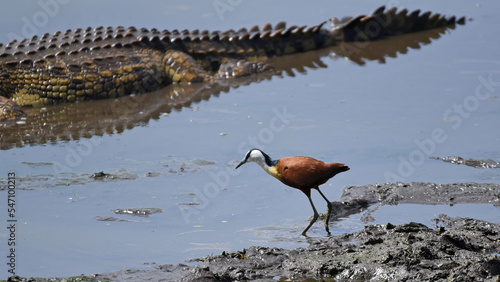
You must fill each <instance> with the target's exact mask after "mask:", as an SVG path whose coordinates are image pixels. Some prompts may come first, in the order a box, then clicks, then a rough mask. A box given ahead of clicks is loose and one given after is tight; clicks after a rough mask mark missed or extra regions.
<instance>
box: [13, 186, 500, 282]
mask: <svg viewBox="0 0 500 282" xmlns="http://www.w3.org/2000/svg"><path fill="white" fill-rule="evenodd" d="M375 203H377V204H381V205H386V204H389V205H397V204H402V203H414V204H422V205H429V204H432V205H436V204H446V205H449V204H458V203H478V204H479V203H482V204H492V205H494V206H498V205H500V185H497V184H478V183H453V184H435V183H416V182H415V183H386V184H376V185H364V186H349V187H346V188H345V189H344V193H343V195H342V197H341V201H340V202H336V203H334V204H335V209H334V213H335V217H333V218H332V220H336V219H338V218H339V217H342V216H346V215H348V214H353V213H360V212H365V213H366V212H367V211H368V212H369V210H370V207H371V206H372V205H373V204H375ZM308 240H309V246H308V247H306V248H297V249H293V250H286V249H281V248H270V247H259V246H251V247H249V248H247V249H243V250H240V251H235V252H230V253H226V252H223V253H221V254H218V255H212V256H207V257H204V258H197V259H193V260H192V261H190V262H186V263H189V264H191V266H189V265H187V264H184V263H180V264H177V265H171V264H168V265H156V264H152V266H151V267H152V269H151V270H132V269H127V270H121V271H117V272H113V273H103V274H95V275H91V276H80V277H73V278H70V280H65V281H105V280H110V281H146V280H150V281H153V280H155V281H159V280H162V281H235V280H257V281H276V280H286V279H300V280H302V279H312V280H311V281H314V280H323V281H333V280H334V279H335V280H336V281H337V280H343V279H346V280H391V281H405V280H419V281H444V280H449V281H478V280H479V281H499V280H500V255H499V253H500V224H499V223H492V222H487V221H483V220H478V219H474V218H464V217H450V216H448V215H445V214H440V215H437V216H436V218H435V219H434V224H433V226H425V225H423V224H421V223H416V222H409V223H406V224H401V225H393V224H391V223H387V224H376V225H366V226H365V227H364V229H363V230H361V231H358V232H355V233H347V234H342V235H339V236H330V237H325V238H308ZM194 262H199V263H198V264H196V265H194V266H193V265H192V264H193V263H194ZM71 279H74V280H71ZM60 280H62V279H59V278H57V279H56V278H53V279H50V280H49V279H48V278H20V277H11V278H10V279H9V281H60Z"/></svg>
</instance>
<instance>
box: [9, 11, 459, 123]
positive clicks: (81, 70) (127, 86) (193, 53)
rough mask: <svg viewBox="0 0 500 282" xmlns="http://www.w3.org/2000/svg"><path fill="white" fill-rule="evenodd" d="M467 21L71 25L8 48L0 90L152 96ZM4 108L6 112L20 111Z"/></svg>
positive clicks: (405, 18) (17, 97) (411, 18)
mask: <svg viewBox="0 0 500 282" xmlns="http://www.w3.org/2000/svg"><path fill="white" fill-rule="evenodd" d="M463 21H464V19H463V18H462V19H460V20H458V21H456V19H455V17H450V18H447V17H445V16H442V15H440V14H432V15H431V14H430V13H429V12H428V13H423V14H421V15H419V11H415V12H412V13H408V12H407V11H406V10H401V11H400V12H397V11H396V8H392V9H389V10H385V9H384V7H382V8H380V9H378V10H376V11H375V12H374V13H373V14H372V15H369V16H358V17H354V18H346V19H343V20H340V21H339V20H336V19H334V18H332V19H331V27H330V28H326V27H324V25H325V23H326V22H323V23H321V24H319V25H315V26H310V27H306V26H290V27H287V26H286V24H285V23H284V22H281V23H278V24H276V25H274V26H271V25H270V24H267V25H265V26H263V27H262V28H259V27H256V26H255V27H252V28H250V29H248V30H247V29H240V30H238V31H234V30H228V31H224V32H220V31H214V32H209V31H198V30H193V31H188V30H183V31H178V30H172V31H169V30H161V31H160V30H156V29H151V30H147V29H136V28H134V27H129V28H124V27H117V28H111V27H108V28H103V27H98V28H95V29H92V28H87V29H76V30H68V31H66V32H56V33H54V34H52V35H50V34H45V35H43V36H40V37H37V36H35V37H33V38H32V39H25V40H22V41H13V42H11V43H9V44H6V45H0V95H1V96H4V97H7V98H11V99H12V101H14V102H17V103H18V104H20V105H22V106H31V105H38V104H51V103H58V102H73V101H83V100H89V99H102V98H110V97H118V96H123V95H130V94H136V93H144V92H150V91H152V90H156V89H159V88H161V87H164V86H166V85H168V84H171V83H175V82H181V83H186V82H187V83H194V82H213V81H217V80H222V79H231V78H234V77H241V76H246V75H250V74H254V73H259V72H263V71H268V70H271V69H272V67H270V66H268V65H267V64H266V63H265V62H266V60H267V59H268V58H269V57H274V56H282V55H287V54H292V53H297V52H304V51H308V50H313V49H319V48H323V47H326V46H332V45H337V44H339V43H340V42H345V41H366V40H375V39H379V38H382V37H385V36H391V35H396V34H398V33H407V32H414V31H420V30H425V29H430V28H436V27H442V26H447V25H453V24H455V23H456V22H459V23H462V22H463ZM6 105H7V104H6ZM8 105H11V104H8ZM10 108H13V107H10ZM3 110H4V112H7V113H6V114H4V115H2V116H3V117H11V116H15V115H16V113H17V114H19V111H17V112H15V113H12V112H10V113H8V112H9V111H8V110H9V108H7V107H3Z"/></svg>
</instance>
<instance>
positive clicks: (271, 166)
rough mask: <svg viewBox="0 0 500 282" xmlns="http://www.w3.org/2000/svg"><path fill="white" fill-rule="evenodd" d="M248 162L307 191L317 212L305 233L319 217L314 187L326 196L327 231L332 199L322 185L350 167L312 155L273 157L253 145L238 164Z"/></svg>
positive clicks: (304, 232)
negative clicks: (315, 205) (312, 196)
mask: <svg viewBox="0 0 500 282" xmlns="http://www.w3.org/2000/svg"><path fill="white" fill-rule="evenodd" d="M247 162H255V163H257V164H258V165H260V166H261V167H262V168H263V169H264V170H265V171H266V172H267V173H269V174H270V175H272V176H274V177H276V178H277V179H278V180H279V181H281V182H283V183H284V184H286V185H288V186H290V187H293V188H297V189H299V190H300V191H302V192H304V194H306V196H307V198H308V199H309V202H310V203H311V207H312V209H313V211H314V216H313V219H312V220H311V222H310V223H309V225H308V226H307V227H306V229H304V231H302V235H303V236H306V232H307V230H309V228H310V227H311V226H312V225H313V224H314V222H316V220H317V219H318V217H319V214H318V212H317V211H316V208H315V207H314V204H313V201H312V200H311V189H316V190H318V192H319V194H320V195H321V196H322V197H323V199H325V201H326V203H327V205H328V212H327V215H326V219H325V229H326V232H327V233H328V234H330V230H329V228H328V221H329V220H330V213H331V209H332V203H331V202H330V201H329V200H328V199H327V198H326V197H325V195H323V193H321V190H319V185H321V184H324V183H325V182H327V181H328V179H330V178H332V177H334V176H335V175H336V174H337V173H341V172H344V171H348V170H349V167H347V166H345V165H344V164H340V163H325V162H322V161H320V160H316V159H313V158H310V157H287V158H282V159H279V160H272V159H271V158H270V157H269V156H268V155H267V154H266V153H264V152H262V151H261V150H259V149H251V150H250V151H248V153H247V154H246V155H245V158H244V159H243V160H242V161H241V162H240V163H239V164H238V165H237V166H236V168H238V167H240V166H241V165H242V164H244V163H247Z"/></svg>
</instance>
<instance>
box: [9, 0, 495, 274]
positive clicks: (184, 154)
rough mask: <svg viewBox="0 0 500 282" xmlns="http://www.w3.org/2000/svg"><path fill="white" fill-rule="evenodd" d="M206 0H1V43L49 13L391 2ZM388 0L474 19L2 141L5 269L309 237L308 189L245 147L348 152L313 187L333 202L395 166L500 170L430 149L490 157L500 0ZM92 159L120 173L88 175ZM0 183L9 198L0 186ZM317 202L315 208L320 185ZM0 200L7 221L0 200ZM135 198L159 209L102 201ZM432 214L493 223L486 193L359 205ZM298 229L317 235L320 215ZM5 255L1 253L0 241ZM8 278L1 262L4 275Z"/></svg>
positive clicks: (172, 16)
mask: <svg viewBox="0 0 500 282" xmlns="http://www.w3.org/2000/svg"><path fill="white" fill-rule="evenodd" d="M221 2H224V1H221ZM47 3H49V2H47ZM50 3H53V2H50ZM122 3H125V4H122ZM214 3H216V4H217V3H219V2H206V3H203V4H200V3H194V2H191V1H184V2H182V4H180V2H179V4H167V3H163V2H161V1H157V2H148V3H147V4H140V6H138V4H135V2H132V1H130V2H123V1H119V2H118V1H109V2H105V3H101V2H99V3H98V4H97V2H95V3H94V4H91V3H88V2H86V3H85V4H83V2H76V1H69V2H68V3H67V4H59V5H58V6H57V7H58V10H57V12H54V13H52V12H51V13H49V12H47V11H46V10H43V8H42V7H41V6H38V5H36V4H34V2H21V1H18V2H16V3H11V4H6V3H4V4H3V5H4V7H3V9H2V11H3V12H2V17H0V22H1V25H0V26H1V32H0V42H6V41H8V38H9V37H8V34H9V33H15V34H23V31H29V30H28V29H29V28H28V26H29V24H27V23H26V21H28V22H30V21H31V22H32V23H33V22H34V21H36V20H38V21H39V23H45V21H44V19H45V18H46V19H47V20H46V23H45V24H43V25H42V24H40V25H38V26H35V27H34V29H36V33H37V34H43V33H45V32H54V31H55V30H59V29H61V30H65V29H68V28H76V27H79V26H84V27H85V26H98V25H103V26H108V25H111V26H116V25H124V26H130V25H135V26H141V27H142V26H144V27H148V28H151V27H156V28H168V29H175V28H178V29H185V28H187V29H195V28H199V29H210V30H215V29H228V28H235V29H236V28H240V27H243V26H246V27H250V26H252V25H254V24H259V25H262V24H264V23H266V22H268V21H270V22H273V23H276V22H278V21H280V20H286V21H287V22H289V23H290V24H308V25H311V24H317V23H319V22H321V21H323V20H326V19H328V18H329V17H331V16H338V17H343V16H348V15H356V14H359V13H368V12H371V11H372V10H373V9H375V8H376V7H378V6H380V5H384V4H387V3H385V2H383V1H378V2H377V4H374V3H373V2H370V1H360V2H356V3H355V4H352V3H351V2H347V1H341V2H338V3H330V2H328V1H320V2H315V4H314V5H310V4H306V3H305V2H304V3H303V2H298V1H297V2H293V3H291V2H289V1H286V2H285V1H275V2H273V3H268V2H265V4H264V2H255V1H252V2H241V3H240V4H239V5H237V6H235V7H232V6H231V7H229V8H228V7H226V9H227V10H222V11H221V10H219V13H218V12H217V10H216V8H215V7H216V6H217V5H215V6H214ZM224 3H225V2H224ZM264 5H265V7H266V8H265V9H263V8H262V7H263V6H264ZM400 6H401V7H404V8H408V9H410V10H411V9H418V8H422V9H423V10H432V11H433V12H441V13H445V14H453V15H458V16H462V15H466V16H467V18H472V19H473V21H469V22H467V24H466V25H465V26H458V27H457V28H456V29H455V30H451V31H447V32H446V33H445V34H444V35H442V36H441V38H439V39H436V40H431V41H432V42H431V43H430V44H421V45H422V47H421V48H420V49H410V48H408V50H407V52H405V54H400V53H399V54H397V56H396V57H394V58H392V57H387V58H385V63H379V62H377V61H367V62H366V63H365V64H364V65H363V66H360V65H358V64H354V63H352V62H350V61H348V60H346V59H344V58H336V57H334V56H330V57H328V56H327V57H324V58H322V62H323V64H325V65H326V66H327V67H326V68H315V69H312V68H305V71H304V72H303V73H300V72H299V71H295V76H294V77H290V76H283V77H282V78H279V77H274V78H272V79H271V80H265V81H262V82H259V83H251V84H249V85H244V86H241V87H237V88H231V89H229V91H227V92H221V93H220V94H217V95H212V96H210V97H209V99H208V100H207V99H198V102H195V103H191V104H189V105H187V106H184V107H177V108H176V109H171V111H169V114H168V115H158V117H156V118H151V119H147V120H146V121H144V122H137V123H135V124H134V125H133V126H130V128H127V127H124V128H123V130H119V131H118V132H120V133H114V134H106V133H105V134H100V135H102V136H92V137H91V138H78V139H77V140H71V139H72V138H69V140H66V141H54V142H48V143H42V144H36V145H33V146H29V145H26V146H22V147H13V148H10V149H5V150H2V151H0V159H1V160H2V162H1V163H0V173H2V174H3V175H0V177H2V178H3V179H5V178H6V177H7V172H9V171H13V172H15V173H16V176H17V178H18V179H19V181H18V190H17V194H16V199H17V203H16V204H17V213H16V216H17V218H18V220H19V222H18V229H17V236H16V240H17V244H18V248H17V258H18V260H17V266H16V270H17V273H18V274H20V275H23V276H42V277H49V276H67V275H80V274H82V273H84V274H92V273H99V272H109V271H115V270H120V269H124V268H136V269H145V268H146V269H147V268H149V267H150V266H151V264H150V263H152V262H154V263H158V264H164V263H179V262H183V261H184V260H185V259H189V258H196V257H202V256H206V255H210V254H218V253H220V252H222V251H230V250H238V249H242V248H245V247H249V246H251V245H263V246H273V247H285V248H295V247H298V246H306V245H307V240H305V239H304V238H302V237H301V236H299V235H300V232H301V231H302V229H303V228H304V227H305V226H306V225H307V221H306V219H307V218H308V217H309V216H311V215H312V211H311V208H310V206H309V203H308V201H307V199H306V197H304V195H303V194H302V193H301V192H299V191H297V190H295V189H292V188H289V187H286V186H284V185H283V184H281V183H279V182H278V181H276V180H275V179H274V178H272V177H269V176H268V175H265V173H264V172H263V171H262V170H261V169H260V168H259V167H258V166H256V165H253V164H249V165H245V166H243V167H241V168H240V169H238V170H237V171H234V166H235V165H236V163H237V161H238V160H240V159H241V158H242V157H243V156H244V153H245V151H246V150H247V149H249V148H251V147H259V148H260V149H263V150H264V151H265V152H267V153H269V154H270V155H271V156H272V157H274V158H280V157H284V156H290V155H308V156H312V157H315V158H319V159H322V160H329V161H335V162H344V163H346V164H347V165H349V167H351V170H350V171H349V172H346V173H343V174H340V175H338V176H336V177H335V178H334V179H333V180H330V181H329V182H328V183H327V184H325V185H324V186H323V189H322V191H323V192H324V193H325V194H326V196H327V197H328V198H329V199H330V200H332V201H333V200H337V199H338V198H339V197H340V195H341V193H342V188H343V187H344V186H347V185H363V184H374V183H382V182H386V181H388V180H391V179H393V178H394V179H396V180H401V181H404V182H410V181H430V182H438V183H449V182H488V183H499V180H498V179H499V177H500V170H497V169H476V168H471V167H467V166H463V165H462V166H458V165H452V164H449V163H445V162H441V161H437V160H432V159H428V158H427V157H428V156H440V157H444V156H449V155H459V156H461V157H464V158H478V159H488V158H489V159H493V160H496V161H499V160H500V153H499V145H500V131H498V123H497V120H498V118H499V113H500V111H499V108H500V105H499V101H498V97H497V96H498V94H497V92H498V91H497V88H498V86H495V87H494V88H493V89H494V90H495V91H494V92H492V93H491V95H488V97H487V98H486V99H474V97H476V98H477V97H478V96H475V91H476V88H477V87H478V86H479V85H481V81H480V80H479V77H482V78H483V79H486V80H488V77H489V76H491V79H492V80H493V81H499V80H500V76H499V63H500V61H499V60H498V48H497V46H498V39H497V38H500V37H499V36H498V35H499V31H498V29H497V28H496V27H497V26H498V24H499V22H498V18H499V17H498V12H497V11H500V9H499V7H498V6H499V4H497V3H496V2H495V3H482V4H480V5H479V4H478V5H476V4H475V3H471V2H468V1H460V2H456V1H445V2H439V3H437V2H433V1H419V2H406V1H405V2H401V4H400ZM54 7H55V6H53V9H52V11H55V10H56V9H55V8H54ZM41 11H42V12H41ZM43 13H45V14H46V16H45V17H44V16H43ZM25 26H26V27H25ZM23 27H25V28H24V29H23ZM28 33H29V32H28ZM483 90H484V89H483ZM476 102H477V103H476ZM460 108H461V109H462V111H459V110H457V109H460ZM280 117H281V118H280ZM100 171H104V172H106V173H111V174H114V175H116V176H119V177H122V178H125V179H114V180H113V179H111V180H110V179H105V180H94V179H92V178H91V177H90V176H91V175H92V173H95V172H100ZM151 175H153V176H151ZM0 195H2V199H6V195H7V192H6V191H0ZM313 200H314V202H315V203H317V204H316V205H317V208H318V209H319V212H321V213H324V212H325V210H326V207H324V204H323V200H322V199H321V197H319V195H317V193H314V192H313ZM1 201H2V202H3V204H2V206H3V207H2V208H1V209H0V210H1V212H2V218H3V219H4V220H3V222H4V223H3V224H4V225H5V224H7V223H6V216H7V215H6V213H5V212H6V208H7V206H6V200H1ZM189 203H197V205H188V204H189ZM134 207H157V208H162V209H163V212H162V213H159V214H153V215H151V216H149V217H134V216H127V215H116V214H114V212H113V210H115V209H122V208H134ZM439 213H446V214H448V215H450V216H468V217H475V218H480V219H485V220H490V221H492V222H500V217H499V216H498V215H499V214H500V213H499V209H498V207H492V206H489V205H456V206H453V207H448V206H425V207H422V206H419V205H399V206H381V207H378V208H377V209H375V210H374V211H373V213H372V214H371V215H372V216H373V217H374V218H375V221H374V222H368V223H386V222H391V223H393V224H398V223H404V222H409V221H417V222H422V223H424V224H427V225H429V226H431V225H432V224H433V222H432V218H433V217H434V216H435V215H436V214H439ZM96 217H115V218H120V219H125V220H128V222H116V221H99V220H96ZM360 217H361V215H352V216H350V217H349V218H345V219H343V220H341V221H339V222H335V223H332V225H331V228H330V229H331V231H332V233H333V234H342V233H345V232H352V231H356V230H359V229H360V228H362V226H363V225H364V224H366V223H365V222H362V221H361V220H360ZM0 230H3V231H2V232H5V228H2V229H0ZM309 235H310V236H313V237H317V238H322V237H324V236H325V234H324V229H323V227H322V224H318V225H315V226H314V227H313V228H312V229H311V231H310V234H309ZM7 236H8V234H7V233H0V239H1V242H0V250H2V251H1V252H2V254H6V253H7V243H6V239H7V238H8V237H7ZM1 257H2V259H1V260H0V262H1V263H2V265H5V255H2V256H1ZM7 276H8V273H7V272H5V271H3V268H2V273H1V276H0V277H2V278H3V277H7Z"/></svg>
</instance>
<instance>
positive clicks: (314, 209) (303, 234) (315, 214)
mask: <svg viewBox="0 0 500 282" xmlns="http://www.w3.org/2000/svg"><path fill="white" fill-rule="evenodd" d="M307 198H308V199H309V202H310V203H311V207H312V208H313V211H314V215H313V219H312V220H311V222H309V225H308V226H307V227H306V229H304V231H302V236H306V232H307V230H309V228H311V226H312V225H313V224H314V223H315V222H316V220H317V219H318V217H319V214H318V211H317V210H316V208H315V207H314V204H313V201H312V199H311V196H310V195H308V196H307Z"/></svg>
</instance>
